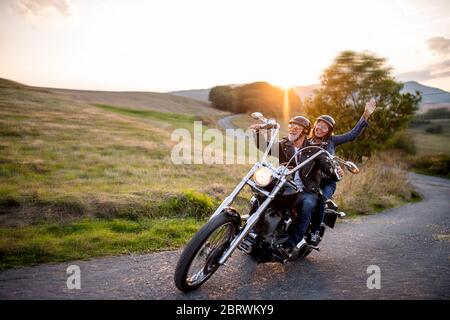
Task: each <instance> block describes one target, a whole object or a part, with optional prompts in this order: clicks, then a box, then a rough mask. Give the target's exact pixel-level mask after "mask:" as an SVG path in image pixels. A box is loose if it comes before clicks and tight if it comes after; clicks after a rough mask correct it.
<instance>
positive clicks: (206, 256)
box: [174, 112, 359, 292]
mask: <svg viewBox="0 0 450 320" xmlns="http://www.w3.org/2000/svg"><path fill="white" fill-rule="evenodd" d="M251 116H252V117H253V118H254V119H257V120H259V121H261V122H262V124H261V126H260V128H261V129H265V130H267V131H268V132H269V134H270V135H269V136H270V140H269V144H268V146H267V149H266V151H265V152H264V154H263V156H262V157H261V160H260V161H258V162H256V163H255V164H254V165H253V167H252V168H251V169H250V171H249V172H248V173H247V175H246V176H245V177H244V178H243V179H242V181H241V182H240V183H239V184H238V185H237V186H236V188H235V189H234V190H233V191H232V192H231V194H230V195H229V196H228V197H226V198H225V200H224V201H223V202H222V203H221V204H220V206H219V207H218V208H217V209H216V211H215V212H214V213H213V214H212V215H211V217H210V219H209V221H208V222H207V223H206V224H205V225H204V226H203V227H202V228H200V230H199V231H198V232H197V233H196V234H195V235H194V237H193V238H192V239H191V240H190V242H189V243H188V244H187V245H186V247H185V248H184V250H183V252H182V253H181V256H180V258H179V260H178V263H177V266H176V269H175V275H174V281H175V285H176V287H177V288H178V289H179V290H180V291H183V292H188V291H191V290H194V289H197V288H198V287H200V286H201V285H202V284H203V283H205V282H206V281H207V280H208V279H209V278H210V277H211V276H212V275H213V274H214V272H216V271H217V269H218V268H219V267H220V266H222V265H225V263H226V261H227V260H228V259H229V258H230V256H231V255H232V253H233V252H234V251H235V250H236V249H239V250H241V251H243V252H245V253H246V254H248V255H250V256H251V257H252V258H253V259H254V260H255V261H257V262H258V263H264V262H281V263H286V262H287V261H293V260H301V259H303V258H305V257H306V256H307V255H309V254H310V253H311V252H312V250H318V251H319V250H320V249H319V247H316V246H312V245H310V244H309V243H308V240H309V239H310V237H311V231H310V229H311V224H310V226H309V228H308V230H307V232H306V233H305V236H304V238H303V239H302V240H301V241H300V243H298V244H297V246H296V247H295V249H294V251H293V253H292V254H288V253H287V252H286V251H285V250H284V249H283V247H282V244H283V243H284V242H285V241H287V239H288V238H289V231H290V227H291V226H292V225H293V222H294V221H295V219H296V216H297V212H296V211H295V206H296V204H297V203H298V201H299V197H300V190H298V189H297V186H296V184H295V183H294V180H293V178H294V174H295V172H296V171H297V170H299V169H301V168H302V167H303V166H305V165H306V164H307V163H309V162H310V161H313V160H314V159H315V158H316V157H318V156H319V155H321V154H323V153H324V154H325V155H326V156H327V157H328V159H329V161H331V162H332V163H333V164H334V167H335V173H336V175H338V174H337V173H338V171H337V166H338V165H339V164H343V165H344V166H345V167H346V168H347V169H348V170H349V171H350V172H351V173H354V174H356V173H358V172H359V169H358V167H357V166H356V165H355V164H354V163H352V162H350V161H345V160H342V159H340V158H338V157H336V156H333V155H331V154H330V153H328V152H327V151H326V150H324V149H323V148H320V147H319V146H308V147H305V148H303V149H300V150H298V151H297V152H296V153H295V154H294V155H293V156H292V158H291V159H290V160H289V162H288V163H287V164H286V165H280V166H278V167H275V166H273V165H272V164H271V163H270V161H269V160H268V156H269V152H270V149H271V147H272V145H273V144H274V143H275V140H276V139H277V137H278V132H279V130H280V125H279V124H278V123H277V122H276V121H275V120H274V119H266V118H264V117H263V115H262V114H261V113H259V112H254V113H252V115H251ZM307 148H317V149H318V151H317V152H316V153H314V154H313V155H312V156H311V157H309V158H307V159H306V160H305V161H303V162H301V163H298V164H297V165H296V166H294V167H292V166H289V164H290V163H291V161H292V160H293V159H295V157H296V156H297V155H298V153H300V152H302V151H304V150H305V149H307ZM245 186H249V187H250V188H251V190H252V193H253V196H252V198H251V200H250V211H249V213H248V214H244V215H241V214H240V213H239V212H238V211H237V210H236V209H235V208H233V207H232V206H231V204H232V203H233V201H234V200H235V199H236V197H237V196H238V194H239V193H240V192H241V191H242V190H243V188H244V187H245ZM344 216H345V213H343V212H339V211H338V207H337V205H336V204H335V203H334V202H332V201H331V200H329V201H327V202H326V206H325V217H324V221H323V222H322V224H321V226H320V236H321V238H323V236H324V233H325V229H326V227H329V228H333V227H334V225H335V222H336V220H337V218H338V217H341V218H342V217H344Z"/></svg>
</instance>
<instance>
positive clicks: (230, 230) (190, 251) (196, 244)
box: [174, 213, 238, 292]
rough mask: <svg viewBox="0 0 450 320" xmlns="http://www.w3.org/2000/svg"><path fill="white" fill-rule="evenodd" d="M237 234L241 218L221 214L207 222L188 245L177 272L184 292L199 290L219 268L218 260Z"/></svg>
mask: <svg viewBox="0 0 450 320" xmlns="http://www.w3.org/2000/svg"><path fill="white" fill-rule="evenodd" d="M237 231H238V219H237V218H236V217H233V216H230V215H228V214H225V213H222V214H220V215H218V216H216V217H215V218H213V219H211V220H210V221H208V222H207V223H206V224H205V225H204V226H203V227H202V228H201V229H200V230H199V231H198V232H197V234H196V235H195V236H194V237H193V238H192V240H191V241H190V242H189V243H188V244H187V246H186V248H185V249H184V251H183V253H182V254H181V256H180V259H179V260H178V264H177V267H176V270H175V278H174V280H175V285H176V286H177V288H178V289H179V290H181V291H183V292H188V291H191V290H194V289H197V288H198V287H200V286H201V285H202V284H203V283H204V282H205V281H206V280H208V278H209V277H211V276H212V275H213V273H214V272H215V271H216V270H217V269H218V268H219V267H220V265H219V260H220V258H221V257H222V255H223V253H224V252H225V250H226V249H227V248H228V246H229V245H230V242H231V240H232V239H233V237H234V235H235V234H236V232H237Z"/></svg>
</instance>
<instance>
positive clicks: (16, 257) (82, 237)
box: [0, 218, 204, 270]
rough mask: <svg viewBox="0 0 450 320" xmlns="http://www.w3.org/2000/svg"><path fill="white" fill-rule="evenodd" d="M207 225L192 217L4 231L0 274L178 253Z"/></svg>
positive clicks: (0, 230) (95, 221) (0, 239)
mask: <svg viewBox="0 0 450 320" xmlns="http://www.w3.org/2000/svg"><path fill="white" fill-rule="evenodd" d="M203 223H204V221H202V220H197V219H193V218H176V219H175V218H174V219H164V218H160V219H139V220H136V221H130V220H125V219H112V220H98V219H82V220H79V221H76V222H71V223H64V224H60V223H51V224H40V225H30V226H26V227H23V228H0V270H3V269H7V268H12V267H17V266H26V265H35V264H38V263H47V262H63V261H69V260H83V259H88V258H91V257H100V256H109V255H119V254H127V253H131V252H136V253H148V252H154V251H160V250H170V249H176V248H179V247H181V246H182V245H184V244H185V243H186V242H187V241H188V240H189V239H190V238H191V237H192V236H193V234H194V233H195V232H196V231H197V230H198V228H200V226H201V225H202V224H203Z"/></svg>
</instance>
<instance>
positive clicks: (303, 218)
mask: <svg viewBox="0 0 450 320" xmlns="http://www.w3.org/2000/svg"><path fill="white" fill-rule="evenodd" d="M316 205H317V197H316V196H315V195H313V194H312V193H310V192H308V191H303V192H302V193H301V194H300V201H299V202H298V204H297V212H298V217H297V220H296V222H295V223H294V224H293V226H292V234H291V236H290V238H289V240H288V244H289V245H291V246H293V247H294V246H295V245H296V244H297V243H299V242H300V241H301V240H302V239H303V236H304V235H305V232H306V229H308V226H309V223H310V222H311V216H312V213H313V211H314V209H315V208H316Z"/></svg>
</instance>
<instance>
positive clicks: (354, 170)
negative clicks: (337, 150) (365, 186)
mask: <svg viewBox="0 0 450 320" xmlns="http://www.w3.org/2000/svg"><path fill="white" fill-rule="evenodd" d="M344 165H345V167H346V168H347V170H348V171H350V172H351V173H353V174H357V173H359V168H358V167H357V166H356V164H354V163H353V162H351V161H345V164H344Z"/></svg>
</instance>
